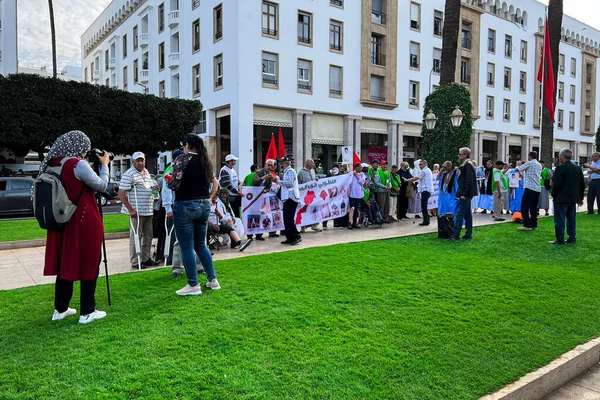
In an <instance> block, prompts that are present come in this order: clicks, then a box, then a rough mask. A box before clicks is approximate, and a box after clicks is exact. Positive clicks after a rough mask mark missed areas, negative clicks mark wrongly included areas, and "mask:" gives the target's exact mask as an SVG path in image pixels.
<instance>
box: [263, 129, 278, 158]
mask: <svg viewBox="0 0 600 400" xmlns="http://www.w3.org/2000/svg"><path fill="white" fill-rule="evenodd" d="M276 159H277V146H276V145H275V135H273V134H271V143H269V150H268V151H267V157H265V160H276Z"/></svg>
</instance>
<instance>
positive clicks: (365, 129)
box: [360, 118, 388, 135]
mask: <svg viewBox="0 0 600 400" xmlns="http://www.w3.org/2000/svg"><path fill="white" fill-rule="evenodd" d="M360 131H361V132H362V133H378V134H381V135H387V133H388V129H387V122H386V121H382V120H378V119H365V118H363V120H362V122H361V124H360Z"/></svg>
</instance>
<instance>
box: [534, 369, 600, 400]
mask: <svg viewBox="0 0 600 400" xmlns="http://www.w3.org/2000/svg"><path fill="white" fill-rule="evenodd" d="M544 400H600V364H598V365H596V366H595V367H594V368H592V369H590V370H589V371H588V372H586V373H585V374H581V375H580V376H579V377H577V378H575V379H573V380H572V381H571V382H569V383H567V384H566V385H565V386H563V387H561V388H560V389H558V390H557V391H556V392H554V393H552V394H551V395H549V396H547V397H545V398H544Z"/></svg>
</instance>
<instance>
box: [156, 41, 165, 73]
mask: <svg viewBox="0 0 600 400" xmlns="http://www.w3.org/2000/svg"><path fill="white" fill-rule="evenodd" d="M158 69H159V70H163V69H165V42H162V43H161V44H159V45H158Z"/></svg>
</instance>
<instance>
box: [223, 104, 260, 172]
mask: <svg viewBox="0 0 600 400" xmlns="http://www.w3.org/2000/svg"><path fill="white" fill-rule="evenodd" d="M230 112H231V116H230V128H231V152H232V153H233V154H234V155H236V156H237V157H239V160H238V162H237V164H236V166H235V169H236V171H237V173H238V176H241V177H244V176H246V174H248V172H249V171H250V166H251V165H252V164H253V163H254V106H253V104H252V103H250V102H247V101H237V102H233V103H231V106H230ZM217 147H219V146H217ZM222 161H224V160H218V163H219V164H217V165H220V163H221V162H222Z"/></svg>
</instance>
